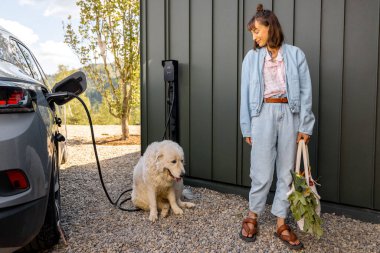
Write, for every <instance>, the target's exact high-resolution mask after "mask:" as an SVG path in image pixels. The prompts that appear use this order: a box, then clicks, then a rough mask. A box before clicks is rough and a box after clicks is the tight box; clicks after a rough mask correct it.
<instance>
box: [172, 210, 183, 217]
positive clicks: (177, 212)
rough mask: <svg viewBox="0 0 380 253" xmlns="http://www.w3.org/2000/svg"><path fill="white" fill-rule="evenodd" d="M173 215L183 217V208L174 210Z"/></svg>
mask: <svg viewBox="0 0 380 253" xmlns="http://www.w3.org/2000/svg"><path fill="white" fill-rule="evenodd" d="M173 213H174V214H176V215H182V214H183V211H182V209H181V208H175V209H173Z"/></svg>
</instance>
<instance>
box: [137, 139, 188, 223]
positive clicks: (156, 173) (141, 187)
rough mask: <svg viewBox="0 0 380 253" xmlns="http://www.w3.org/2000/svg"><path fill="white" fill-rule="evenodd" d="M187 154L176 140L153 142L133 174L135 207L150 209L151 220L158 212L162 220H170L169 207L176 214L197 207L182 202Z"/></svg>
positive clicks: (155, 217) (155, 218)
mask: <svg viewBox="0 0 380 253" xmlns="http://www.w3.org/2000/svg"><path fill="white" fill-rule="evenodd" d="M183 160H184V154H183V150H182V148H181V146H179V145H178V144H177V143H175V142H173V141H168V140H165V141H162V142H153V143H152V144H150V145H149V146H148V147H147V149H146V151H145V153H144V155H143V156H142V157H141V158H140V160H139V162H138V163H137V165H136V166H135V168H134V171H133V191H132V202H133V204H134V205H135V206H136V207H139V208H141V209H143V210H146V211H148V210H150V215H149V220H151V221H153V222H154V221H156V220H157V218H158V211H157V209H159V210H161V217H167V216H168V214H169V210H170V208H171V209H172V210H173V212H174V214H179V215H181V214H183V211H182V209H181V207H182V208H192V207H194V206H195V204H193V203H190V202H183V201H181V196H182V191H183V181H182V177H183V176H184V175H185V169H184V166H183Z"/></svg>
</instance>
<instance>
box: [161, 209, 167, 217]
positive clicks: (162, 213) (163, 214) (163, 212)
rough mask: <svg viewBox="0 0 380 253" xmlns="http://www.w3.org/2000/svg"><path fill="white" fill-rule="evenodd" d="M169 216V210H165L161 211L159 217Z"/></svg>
mask: <svg viewBox="0 0 380 253" xmlns="http://www.w3.org/2000/svg"><path fill="white" fill-rule="evenodd" d="M168 216H169V209H165V210H162V211H161V217H162V218H166V217H168Z"/></svg>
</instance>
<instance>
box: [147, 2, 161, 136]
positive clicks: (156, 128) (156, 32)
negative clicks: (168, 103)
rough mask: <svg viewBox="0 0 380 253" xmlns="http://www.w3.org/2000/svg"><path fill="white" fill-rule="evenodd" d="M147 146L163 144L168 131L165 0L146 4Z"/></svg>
mask: <svg viewBox="0 0 380 253" xmlns="http://www.w3.org/2000/svg"><path fill="white" fill-rule="evenodd" d="M145 7H146V11H147V13H148V16H147V17H146V24H147V26H146V38H147V41H146V57H145V59H146V65H147V70H146V72H147V74H146V75H147V79H146V80H147V82H146V88H145V89H146V99H147V129H148V130H147V131H148V134H147V139H148V141H147V143H151V142H152V141H157V140H161V138H162V135H163V133H164V128H165V89H164V87H165V83H164V79H163V74H162V73H163V72H162V67H161V61H162V60H164V59H165V51H166V50H165V34H166V33H165V25H164V24H165V7H166V5H165V0H146V1H145Z"/></svg>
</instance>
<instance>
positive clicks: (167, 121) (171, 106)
mask: <svg viewBox="0 0 380 253" xmlns="http://www.w3.org/2000/svg"><path fill="white" fill-rule="evenodd" d="M170 84H171V82H169V87H168V89H169V90H170ZM172 87H173V99H172V101H170V100H169V102H170V109H169V117H168V119H167V120H166V124H165V132H164V135H163V136H162V140H165V137H166V131H167V130H168V126H169V123H170V118H171V116H172V111H173V105H174V99H175V85H174V83H173V85H172ZM169 134H170V132H169Z"/></svg>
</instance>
